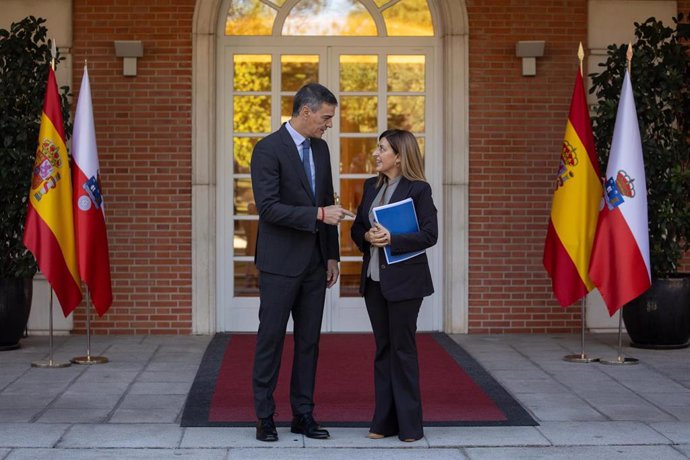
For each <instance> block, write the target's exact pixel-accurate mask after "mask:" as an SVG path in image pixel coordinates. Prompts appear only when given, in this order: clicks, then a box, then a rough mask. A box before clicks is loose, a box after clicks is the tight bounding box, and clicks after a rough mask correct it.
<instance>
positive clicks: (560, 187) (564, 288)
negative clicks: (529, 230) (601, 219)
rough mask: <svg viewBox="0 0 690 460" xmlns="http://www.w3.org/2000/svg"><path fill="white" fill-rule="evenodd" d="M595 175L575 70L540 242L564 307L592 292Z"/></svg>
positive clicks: (581, 87) (589, 132)
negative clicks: (559, 152)
mask: <svg viewBox="0 0 690 460" xmlns="http://www.w3.org/2000/svg"><path fill="white" fill-rule="evenodd" d="M599 176H600V173H599V161H598V160H597V156H596V152H595V149H594V136H593V135H592V124H591V122H590V119H589V113H588V111H587V99H586V96H585V88H584V84H583V81H582V74H581V72H580V71H578V72H577V78H576V80H575V89H574V90H573V97H572V100H571V103H570V113H569V115H568V122H567V124H566V128H565V137H564V139H563V147H562V149H561V161H560V166H559V168H558V176H557V177H556V183H555V189H556V190H555V191H554V194H553V202H552V204H551V216H550V218H549V228H548V230H547V234H546V242H545V244H544V267H545V268H546V271H547V272H548V273H549V276H550V277H551V284H552V287H553V292H554V294H555V295H556V298H557V299H558V302H559V303H560V304H561V306H563V307H567V306H568V305H571V304H572V303H574V302H575V301H577V300H579V299H580V298H582V297H583V296H584V295H586V294H587V293H588V292H589V291H591V290H592V289H593V288H594V284H593V283H592V280H591V279H590V278H589V274H588V270H589V260H590V257H591V253H592V244H593V241H594V233H595V231H596V226H597V217H598V215H599V205H600V203H601V199H602V196H603V187H602V185H601V180H600V179H599Z"/></svg>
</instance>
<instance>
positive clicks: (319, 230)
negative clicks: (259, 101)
mask: <svg viewBox="0 0 690 460" xmlns="http://www.w3.org/2000/svg"><path fill="white" fill-rule="evenodd" d="M311 149H312V154H313V158H314V168H315V182H316V197H315V196H314V195H313V193H312V191H311V186H310V185H309V182H308V180H307V175H306V173H305V172H304V168H303V166H302V160H301V158H300V155H299V152H298V151H297V146H296V145H295V142H294V141H293V140H292V137H291V136H290V133H289V132H288V130H287V128H286V127H285V125H283V126H281V127H280V129H279V130H278V131H276V132H274V133H272V134H270V135H268V136H266V137H265V138H263V139H261V140H260V141H259V142H257V143H256V146H255V147H254V151H253V153H252V160H251V176H252V188H253V191H254V200H255V201H256V207H257V210H258V212H259V231H258V234H257V243H256V253H255V257H254V261H255V263H256V266H257V268H258V269H259V270H261V271H264V272H269V273H273V274H278V275H285V276H298V275H299V274H301V273H302V272H303V271H304V270H305V269H306V267H307V265H308V264H309V261H310V258H311V255H312V250H313V249H314V239H315V238H318V244H319V247H320V249H321V254H322V256H323V258H324V266H325V261H326V260H328V259H335V260H340V256H339V248H338V229H337V227H336V226H334V225H326V224H324V223H323V222H321V221H318V222H317V220H316V215H317V212H318V209H317V208H318V207H322V206H329V205H332V204H334V196H333V177H332V174H331V159H330V152H329V150H328V145H327V144H326V142H325V141H324V140H322V139H317V138H311Z"/></svg>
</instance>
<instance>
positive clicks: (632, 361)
mask: <svg viewBox="0 0 690 460" xmlns="http://www.w3.org/2000/svg"><path fill="white" fill-rule="evenodd" d="M632 55H633V52H632V44H631V43H628V51H627V52H626V53H625V57H626V59H627V61H628V75H630V69H631V62H632ZM624 307H625V306H623V307H621V308H619V309H618V356H617V357H616V358H614V359H602V360H601V363H602V364H637V363H639V360H638V359H637V358H626V357H624V356H623V308H624Z"/></svg>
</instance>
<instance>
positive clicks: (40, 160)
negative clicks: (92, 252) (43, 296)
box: [24, 68, 82, 316]
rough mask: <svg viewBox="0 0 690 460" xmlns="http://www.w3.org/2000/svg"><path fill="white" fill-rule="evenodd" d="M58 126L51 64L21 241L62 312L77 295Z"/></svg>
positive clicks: (68, 185) (68, 186) (65, 161)
mask: <svg viewBox="0 0 690 460" xmlns="http://www.w3.org/2000/svg"><path fill="white" fill-rule="evenodd" d="M64 131H65V130H64V125H63V123H62V113H61V110H60V97H59V95H58V88H57V82H56V80H55V72H53V69H52V68H51V69H50V71H49V73H48V85H47V88H46V96H45V100H44V101H43V113H42V114H41V127H40V130H39V134H38V148H37V149H36V160H35V161H34V168H33V175H32V178H31V189H30V191H29V210H28V212H27V215H26V223H25V226H24V245H25V246H26V247H27V248H28V249H29V251H31V252H32V253H33V255H34V257H35V258H36V262H38V266H39V268H40V269H41V272H42V273H43V274H44V275H45V277H46V278H47V279H48V282H49V283H50V286H51V287H52V288H53V290H54V291H55V295H56V296H57V298H58V301H59V302H60V305H61V306H62V311H63V313H64V314H65V316H67V315H69V314H70V313H72V311H73V310H74V309H75V308H76V307H77V305H79V303H80V302H81V296H82V294H81V280H80V279H79V272H78V271H77V257H76V252H75V240H74V219H73V213H72V179H71V175H70V166H69V158H68V156H67V147H66V146H65V132H64Z"/></svg>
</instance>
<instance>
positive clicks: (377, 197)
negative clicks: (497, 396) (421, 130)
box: [350, 129, 438, 441]
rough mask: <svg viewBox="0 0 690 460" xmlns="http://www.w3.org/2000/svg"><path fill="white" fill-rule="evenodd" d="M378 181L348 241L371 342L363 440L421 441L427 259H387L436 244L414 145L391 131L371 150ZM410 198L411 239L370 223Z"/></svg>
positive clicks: (369, 185)
mask: <svg viewBox="0 0 690 460" xmlns="http://www.w3.org/2000/svg"><path fill="white" fill-rule="evenodd" d="M374 158H375V159H376V171H378V173H379V174H378V176H377V177H373V178H371V179H368V180H367V181H366V182H365V183H364V193H363V198H362V202H361V203H360V205H359V208H358V209H357V216H356V218H355V221H354V223H353V225H352V231H351V233H350V234H351V237H352V240H353V241H354V242H355V244H356V245H357V247H358V248H359V249H360V251H362V253H363V255H364V263H363V264H362V277H361V282H360V293H361V294H362V295H363V296H364V300H365V303H366V306H367V312H368V313H369V319H370V321H371V326H372V329H373V331H374V340H375V341H376V356H375V358H374V387H375V398H376V407H375V409H374V416H373V419H372V422H371V427H370V429H369V434H368V437H369V438H371V439H379V438H383V437H386V436H394V435H397V436H398V438H399V439H400V440H402V441H416V440H418V439H421V438H422V437H423V436H424V430H423V428H422V400H421V395H420V388H419V364H418V360H417V344H416V341H415V333H416V331H417V316H418V314H419V309H420V307H421V305H422V300H423V298H424V297H425V296H428V295H430V294H432V293H433V292H434V286H433V283H432V281H431V272H430V271H429V261H428V259H427V256H426V253H422V254H420V255H418V256H415V257H412V258H410V259H407V260H404V261H402V262H398V263H394V264H388V263H387V262H386V256H385V254H384V250H383V248H384V247H386V246H390V250H391V253H392V254H403V253H407V252H413V251H420V250H422V251H423V250H425V249H427V248H429V247H431V246H433V245H434V244H436V240H437V238H438V222H437V218H436V207H435V206H434V202H433V200H432V198H431V186H429V184H428V183H427V182H426V179H425V177H424V166H423V163H422V156H421V154H420V151H419V145H418V144H417V139H416V138H415V137H414V135H413V134H412V133H410V132H409V131H404V130H399V129H392V130H388V131H385V132H384V133H383V134H381V136H380V137H379V144H378V147H377V149H376V150H375V151H374ZM406 198H412V200H413V202H414V206H415V210H416V213H417V220H418V222H419V231H418V232H415V233H406V234H395V235H391V234H390V232H389V231H388V230H387V229H386V228H384V227H382V226H381V225H379V224H378V223H375V222H374V217H373V213H372V208H373V207H376V206H380V205H383V204H388V203H394V202H396V201H401V200H404V199H406Z"/></svg>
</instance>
